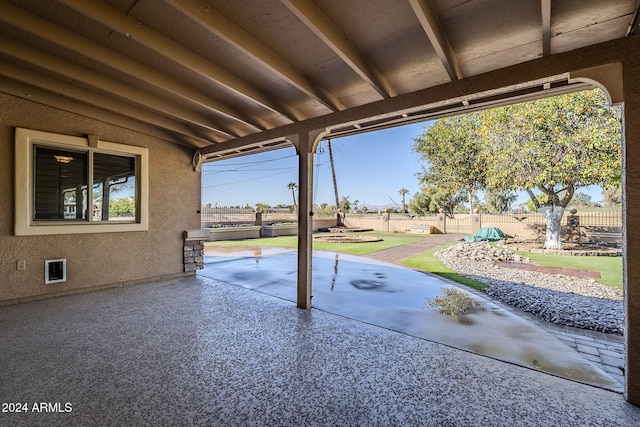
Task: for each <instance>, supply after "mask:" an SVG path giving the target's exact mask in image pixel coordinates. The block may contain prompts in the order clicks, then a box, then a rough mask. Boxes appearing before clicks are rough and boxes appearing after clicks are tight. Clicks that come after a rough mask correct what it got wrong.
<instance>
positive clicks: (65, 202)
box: [34, 146, 87, 221]
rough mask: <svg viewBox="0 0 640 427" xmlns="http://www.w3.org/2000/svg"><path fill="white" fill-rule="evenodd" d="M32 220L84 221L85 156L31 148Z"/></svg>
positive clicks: (77, 153)
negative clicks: (33, 162)
mask: <svg viewBox="0 0 640 427" xmlns="http://www.w3.org/2000/svg"><path fill="white" fill-rule="evenodd" d="M34 150H35V156H34V158H35V165H34V169H35V184H34V185H35V191H34V209H35V212H34V219H35V220H36V221H47V220H51V221H77V220H86V219H87V218H86V205H87V199H86V189H87V153H86V152H77V151H70V150H64V149H57V148H45V147H37V146H36V147H35V148H34Z"/></svg>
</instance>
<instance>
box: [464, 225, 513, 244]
mask: <svg viewBox="0 0 640 427" xmlns="http://www.w3.org/2000/svg"><path fill="white" fill-rule="evenodd" d="M505 237H507V235H506V234H504V233H503V232H502V230H500V229H499V228H497V227H486V228H481V229H480V230H478V232H477V233H476V235H475V236H467V237H465V238H464V240H465V241H467V242H483V241H485V240H488V241H490V242H496V241H498V240H502V239H504V238H505Z"/></svg>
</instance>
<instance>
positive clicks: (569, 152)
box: [481, 90, 622, 249]
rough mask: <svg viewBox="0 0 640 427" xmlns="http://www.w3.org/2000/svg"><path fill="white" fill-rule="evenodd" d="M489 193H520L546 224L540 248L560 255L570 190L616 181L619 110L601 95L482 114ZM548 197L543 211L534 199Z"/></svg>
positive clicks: (579, 95) (556, 99)
mask: <svg viewBox="0 0 640 427" xmlns="http://www.w3.org/2000/svg"><path fill="white" fill-rule="evenodd" d="M481 115H482V123H483V126H482V132H483V136H484V137H485V138H486V139H487V142H488V144H487V145H486V146H487V148H488V149H489V150H488V153H489V154H488V156H487V159H488V167H489V175H490V176H491V179H490V180H489V182H488V186H489V188H503V189H505V188H510V189H514V190H525V191H526V192H527V193H528V194H529V197H530V198H531V200H532V201H533V204H534V206H535V207H536V208H537V209H538V210H539V211H540V212H541V213H542V214H543V215H544V217H545V219H546V223H547V232H546V237H545V244H544V247H545V248H551V249H561V248H562V244H561V242H560V227H561V221H562V215H563V214H564V209H565V208H566V207H567V205H568V204H569V203H570V201H571V199H572V198H573V195H574V193H575V190H576V189H577V188H579V187H583V186H588V185H593V184H605V185H606V184H613V183H618V182H620V177H621V153H622V152H621V123H622V122H621V110H620V109H619V108H612V107H608V106H607V99H606V97H605V95H604V93H602V92H601V91H600V90H591V91H584V92H578V93H574V94H567V95H561V96H556V97H552V98H545V99H540V100H536V101H533V102H528V103H523V104H517V105H511V106H507V107H502V108H498V109H494V110H487V111H485V112H482V113H481ZM534 188H537V189H538V190H539V191H541V192H542V193H543V194H545V195H546V196H547V197H548V201H547V203H546V204H545V205H543V204H541V203H540V200H539V199H538V198H537V197H536V196H535V195H534V193H533V189H534Z"/></svg>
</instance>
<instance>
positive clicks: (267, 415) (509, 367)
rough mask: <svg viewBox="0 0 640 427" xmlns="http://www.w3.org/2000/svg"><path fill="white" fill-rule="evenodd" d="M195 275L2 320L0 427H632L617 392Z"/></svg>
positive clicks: (50, 304) (22, 310)
mask: <svg viewBox="0 0 640 427" xmlns="http://www.w3.org/2000/svg"><path fill="white" fill-rule="evenodd" d="M278 256H279V255H276V256H275V258H273V259H274V260H277V257H278ZM266 258H268V257H265V259H266ZM326 260H327V261H328V262H329V265H330V266H331V265H332V261H334V260H331V259H326ZM248 261H249V260H247V259H237V260H236V261H235V262H236V263H241V262H247V264H246V265H247V266H250V265H251V264H249V263H248ZM262 261H264V259H263V260H262ZM262 261H261V262H262ZM347 262H348V261H345V262H344V265H342V264H341V265H340V266H339V268H340V269H342V268H343V267H344V266H346V265H347ZM317 264H318V266H320V265H321V263H320V262H318V263H317ZM220 265H222V264H218V266H220ZM254 266H255V263H254ZM252 268H253V267H252ZM216 269H217V267H216ZM211 270H212V266H207V268H206V269H205V271H203V273H204V274H203V275H198V276H195V277H189V278H184V279H176V280H168V281H162V282H155V283H150V284H144V285H139V286H133V287H128V288H118V289H110V290H105V291H99V292H92V293H87V294H82V295H75V296H68V297H62V298H54V299H49V300H43V301H36V302H32V303H26V304H20V305H15V306H8V307H3V308H2V309H1V310H0V342H2V346H0V361H1V362H2V366H3V369H2V370H0V396H1V400H2V402H4V403H11V402H14V403H26V404H27V408H28V409H29V411H28V412H23V413H7V412H1V413H0V424H1V425H16V426H21V425H25V426H27V425H28V426H38V425H42V426H45V425H46V426H56V425H61V426H62V425H64V426H79V425H97V426H100V425H119V426H124V425H140V426H145V425H148V426H151V425H153V426H158V425H172V426H181V425H184V426H187V425H189V426H193V425H232V426H236V425H255V426H266V425H270V426H271V425H281V426H292V425H420V426H424V425H434V426H436V425H437V426H442V425H445V426H472V425H473V426H477V425H487V426H489V425H490V426H513V425H563V426H574V425H575V426H583V425H607V426H616V425H618V426H632V425H640V408H638V407H634V406H632V405H629V404H627V403H626V402H625V401H624V399H623V397H622V395H621V394H620V393H616V392H612V391H608V390H605V389H603V388H600V387H594V386H590V385H585V384H582V383H579V382H576V381H570V380H566V379H563V378H560V377H558V376H555V375H549V374H547V373H543V372H540V371H537V370H534V369H530V368H524V367H521V366H519V365H516V364H514V363H506V362H503V361H500V360H497V359H495V358H491V357H486V356H481V355H478V354H474V353H471V352H469V351H464V350H459V349H456V348H454V347H452V346H449V345H443V344H440V343H437V342H433V341H430V340H427V339H424V338H419V337H416V336H412V335H410V334H407V333H402V332H398V331H395V330H392V329H390V328H388V327H381V326H376V325H375V324H371V323H373V322H371V323H366V322H363V321H360V320H354V319H351V318H348V317H345V316H344V315H339V314H333V313H330V312H328V311H326V310H324V309H312V310H300V309H297V308H296V307H295V304H294V303H292V302H290V301H288V300H286V299H283V298H278V297H274V296H271V295H268V294H265V293H262V292H256V291H253V290H249V289H246V288H243V287H242V286H238V285H237V284H236V285H231V284H227V283H223V282H221V281H219V280H214V279H210V278H208V277H205V276H206V275H212V274H211ZM241 270H242V269H240V270H239V271H241ZM345 270H346V268H345ZM216 273H217V271H216ZM327 274H328V277H331V275H332V271H329V272H327ZM416 274H419V273H416ZM374 277H375V276H374ZM377 279H380V277H377ZM245 283H246V282H245ZM239 284H242V283H239ZM334 285H335V286H334V290H335V289H336V287H338V286H342V285H340V282H336V283H335V284H334ZM363 285H364V284H363ZM351 287H353V286H351ZM370 292H371V291H370ZM314 295H316V297H318V294H317V293H316V292H314ZM387 296H390V297H392V296H393V293H389V295H387ZM316 299H317V298H315V297H314V303H316V301H315V300H316ZM423 311H425V312H427V310H423ZM41 402H45V403H48V404H49V405H45V407H47V408H49V409H50V411H49V412H36V411H34V410H33V407H34V404H36V405H40V403H41ZM67 403H68V404H69V405H67ZM37 407H40V408H41V407H42V406H37ZM69 408H70V410H68V409H69Z"/></svg>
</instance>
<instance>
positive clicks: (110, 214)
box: [92, 153, 138, 221]
mask: <svg viewBox="0 0 640 427" xmlns="http://www.w3.org/2000/svg"><path fill="white" fill-rule="evenodd" d="M136 188H137V186H136V159H135V158H134V157H125V156H115V155H111V154H102V153H95V154H94V156H93V216H92V221H135V220H136V205H137V198H138V197H137V191H136Z"/></svg>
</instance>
